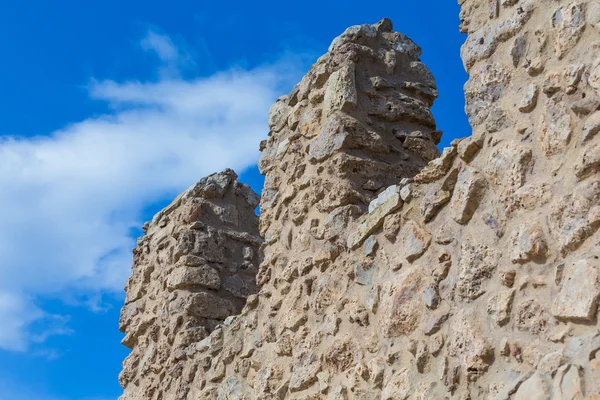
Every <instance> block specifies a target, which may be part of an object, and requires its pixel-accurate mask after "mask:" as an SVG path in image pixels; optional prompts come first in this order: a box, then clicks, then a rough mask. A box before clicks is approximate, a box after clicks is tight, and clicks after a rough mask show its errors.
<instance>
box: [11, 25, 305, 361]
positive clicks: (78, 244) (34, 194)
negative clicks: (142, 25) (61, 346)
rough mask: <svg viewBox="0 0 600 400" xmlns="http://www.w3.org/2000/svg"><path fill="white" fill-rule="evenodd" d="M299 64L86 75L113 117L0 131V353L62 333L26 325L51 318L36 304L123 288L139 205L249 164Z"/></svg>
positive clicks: (164, 55)
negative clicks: (145, 77) (44, 129)
mask: <svg viewBox="0 0 600 400" xmlns="http://www.w3.org/2000/svg"><path fill="white" fill-rule="evenodd" d="M145 41H147V44H146V46H148V47H149V48H152V49H153V50H154V51H156V52H157V54H158V55H159V56H160V58H161V59H162V60H164V61H165V62H173V60H176V58H177V57H178V56H177V54H178V50H177V49H176V48H175V47H174V46H173V44H172V42H171V41H170V40H168V38H165V37H162V36H154V35H149V36H148V37H147V38H146V39H145ZM297 61H298V60H297V59H288V60H287V61H285V60H283V61H282V60H280V61H278V62H276V63H273V64H269V65H264V66H262V67H259V68H255V69H251V70H244V69H231V70H228V71H224V72H220V73H218V74H215V75H213V76H210V77H206V78H199V79H195V80H193V81H184V80H181V79H179V78H173V77H171V78H163V79H162V80H160V81H158V82H124V83H122V82H114V81H110V80H107V81H94V82H92V83H91V84H90V87H89V94H90V96H91V97H92V98H94V99H99V100H104V101H106V102H108V103H109V104H110V106H111V107H112V109H113V110H114V112H112V113H111V114H108V115H104V116H101V117H99V118H93V119H91V118H90V119H87V120H85V121H81V122H77V123H73V124H71V125H68V126H66V127H65V128H64V129H61V130H59V131H56V132H52V133H50V134H46V135H43V136H38V137H33V138H32V137H0V204H2V207H0V221H1V224H0V260H1V262H0V321H2V324H1V325H0V348H4V349H9V350H24V349H26V348H27V345H28V343H30V342H31V341H33V340H36V339H39V338H40V337H42V338H43V337H45V335H47V334H50V333H53V332H60V331H61V329H62V328H60V327H57V326H56V324H55V323H54V324H53V325H54V326H53V327H52V328H51V329H52V331H47V332H39V331H38V332H35V331H32V329H30V327H31V324H32V323H33V322H34V321H37V322H39V321H41V320H44V319H48V318H49V319H50V320H51V321H56V320H57V317H56V316H52V315H48V313H46V312H45V311H44V310H41V309H40V308H39V307H37V306H36V302H35V301H36V299H39V298H44V297H59V298H60V297H61V296H67V295H68V296H84V297H85V296H87V297H88V298H89V297H93V296H97V295H98V293H105V292H114V293H120V291H121V290H122V288H123V285H124V282H125V280H126V277H127V276H128V274H129V271H130V263H131V248H132V247H133V246H134V244H135V243H134V239H133V238H131V237H130V236H129V232H130V230H131V229H132V228H134V227H140V226H141V224H142V223H143V221H142V220H141V214H142V210H143V209H144V208H145V207H148V206H149V205H150V204H152V203H154V202H156V201H159V200H164V199H165V198H166V197H170V196H174V195H175V194H177V193H178V192H180V191H181V190H183V189H185V188H186V187H187V186H189V185H190V184H192V183H193V182H195V181H197V180H198V179H200V178H201V177H203V176H205V175H207V174H210V173H212V172H215V171H220V170H222V169H224V168H226V167H231V168H234V169H235V170H237V171H242V170H244V169H245V168H247V167H248V166H250V165H252V164H254V163H255V162H256V160H257V158H258V155H259V153H258V144H259V141H260V140H261V139H263V138H265V137H266V134H267V124H266V118H267V112H268V109H269V107H270V105H271V104H272V102H273V101H274V100H275V99H276V98H277V97H278V95H279V94H280V93H282V92H286V91H288V90H289V89H290V88H291V84H293V83H295V82H296V81H297V78H298V77H299V75H300V72H301V71H299V70H298V69H296V68H295V66H296V65H298V63H297ZM175 62H176V61H175ZM300 64H303V63H300ZM80 298H81V297H80ZM58 321H60V318H58ZM37 322H36V324H37Z"/></svg>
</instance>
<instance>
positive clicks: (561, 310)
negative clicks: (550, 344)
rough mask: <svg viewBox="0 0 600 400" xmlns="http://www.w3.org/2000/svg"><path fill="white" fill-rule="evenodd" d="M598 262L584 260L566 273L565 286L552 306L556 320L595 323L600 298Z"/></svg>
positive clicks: (567, 269)
mask: <svg viewBox="0 0 600 400" xmlns="http://www.w3.org/2000/svg"><path fill="white" fill-rule="evenodd" d="M598 269H599V265H598V261H597V260H594V259H582V260H578V261H576V262H573V263H570V264H569V265H568V266H567V267H566V268H565V271H564V278H563V284H562V287H561V289H560V292H559V293H558V297H557V298H556V300H555V301H554V303H553V304H552V314H553V315H554V316H555V317H556V318H560V319H565V320H571V321H583V322H585V321H593V320H594V319H595V317H596V307H597V305H598V299H599V298H600V271H599V270H598Z"/></svg>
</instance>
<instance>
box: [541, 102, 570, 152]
mask: <svg viewBox="0 0 600 400" xmlns="http://www.w3.org/2000/svg"><path fill="white" fill-rule="evenodd" d="M540 127H541V132H540V140H541V144H542V148H543V149H544V151H545V152H546V155H547V156H553V155H555V154H558V153H561V152H562V151H564V150H565V148H566V147H567V145H568V144H569V142H570V140H571V135H572V133H573V121H572V118H571V115H570V114H569V111H568V110H567V109H566V108H565V106H564V105H563V104H562V103H560V102H551V103H550V104H548V106H547V110H546V114H545V115H543V116H542V119H541V121H540Z"/></svg>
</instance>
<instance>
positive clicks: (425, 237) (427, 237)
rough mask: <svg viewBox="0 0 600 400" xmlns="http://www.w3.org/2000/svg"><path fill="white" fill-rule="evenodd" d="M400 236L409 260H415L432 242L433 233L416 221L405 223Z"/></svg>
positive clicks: (405, 254) (405, 255)
mask: <svg viewBox="0 0 600 400" xmlns="http://www.w3.org/2000/svg"><path fill="white" fill-rule="evenodd" d="M398 238H399V239H400V243H402V250H403V251H404V257H405V258H406V259H407V260H408V261H409V262H414V261H415V260H417V259H418V258H419V257H421V256H422V255H423V253H425V251H426V250H427V248H429V245H430V244H431V234H430V233H429V232H428V231H427V230H425V229H424V228H422V227H421V226H419V224H417V223H416V222H414V221H408V222H407V223H406V224H404V226H403V227H402V229H401V230H400V233H399V234H398ZM397 240H398V239H397Z"/></svg>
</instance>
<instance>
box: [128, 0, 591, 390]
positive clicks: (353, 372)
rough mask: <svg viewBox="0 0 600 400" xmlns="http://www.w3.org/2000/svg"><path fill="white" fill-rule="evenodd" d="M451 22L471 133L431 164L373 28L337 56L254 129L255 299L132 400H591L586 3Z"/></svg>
mask: <svg viewBox="0 0 600 400" xmlns="http://www.w3.org/2000/svg"><path fill="white" fill-rule="evenodd" d="M461 6H462V11H461V20H462V24H461V28H460V29H461V30H462V31H464V32H467V33H468V34H469V36H468V39H467V41H466V43H465V45H464V46H463V49H462V57H463V61H464V64H465V68H466V69H467V71H468V72H469V75H470V79H469V81H468V82H467V84H466V86H465V95H466V100H467V106H466V111H467V114H468V116H469V119H470V122H471V124H472V127H473V134H472V136H470V137H468V138H465V139H460V140H455V141H454V142H453V143H452V146H451V147H449V148H447V149H445V150H444V151H443V153H442V155H441V156H440V157H437V158H436V156H437V154H436V150H435V146H434V144H435V143H437V142H438V141H439V135H440V132H439V131H437V130H436V128H435V123H434V121H433V117H432V116H431V113H430V110H429V108H430V106H431V105H432V102H433V100H434V99H435V97H436V91H435V89H436V88H435V82H434V80H433V78H432V77H431V74H430V73H429V71H428V70H427V68H426V67H425V66H424V65H423V64H422V63H420V62H419V60H418V56H419V54H420V49H419V48H418V47H417V46H416V45H415V44H414V43H413V42H412V41H410V39H408V38H406V37H405V36H403V35H401V34H398V33H394V32H392V30H391V23H390V22H389V21H387V20H384V21H382V22H380V23H379V24H376V25H373V26H370V25H363V26H357V27H351V28H349V29H348V30H347V31H346V32H345V33H344V34H343V35H342V36H340V37H339V38H337V39H335V40H334V42H333V43H332V46H331V47H330V52H329V53H328V54H327V55H325V56H323V57H322V58H320V59H319V60H318V62H317V63H316V64H315V65H314V66H313V68H312V69H311V71H310V72H309V73H308V75H307V76H306V77H305V78H304V79H303V80H302V82H301V83H300V84H299V85H298V86H296V87H295V88H294V90H293V91H292V92H291V93H290V94H289V95H287V96H284V97H282V98H281V99H280V100H279V101H278V102H277V103H276V104H275V105H274V106H273V108H272V109H271V112H270V116H269V125H270V129H271V133H270V136H269V139H268V140H267V141H265V142H264V143H263V144H262V150H263V157H262V159H261V161H260V164H259V166H260V168H261V171H262V172H263V173H264V174H265V178H266V182H265V189H264V191H263V195H262V200H261V211H262V214H261V220H260V232H261V235H262V236H263V237H264V240H265V242H264V244H263V245H262V248H261V254H263V255H264V260H263V261H262V263H261V264H260V267H259V271H258V275H257V282H258V284H259V285H260V287H261V288H260V291H259V293H258V294H256V295H251V296H249V297H248V300H247V303H246V305H245V306H244V308H243V310H242V311H241V314H240V315H238V316H236V317H232V318H228V320H227V323H226V324H223V325H222V326H220V327H219V328H218V329H216V330H215V331H214V332H213V333H212V334H211V335H209V336H208V338H206V339H205V340H203V341H201V342H190V343H189V345H188V346H187V347H185V350H184V351H182V352H181V360H182V363H181V364H180V365H181V366H182V369H181V371H180V373H179V374H177V375H172V378H171V380H170V381H169V382H168V383H166V382H165V383H164V384H163V385H162V386H161V390H163V392H162V393H163V394H161V395H159V394H157V393H158V392H156V393H154V394H152V396H147V397H139V398H148V399H167V398H169V399H170V398H189V399H223V400H224V399H384V400H396V399H409V398H410V399H444V398H448V399H450V398H451V399H529V398H535V399H584V398H590V399H592V398H600V332H599V329H598V318H597V314H598V309H597V306H598V300H599V298H600V276H599V274H600V260H599V256H600V233H599V232H598V228H599V227H600V180H599V177H600V133H599V132H600V51H599V47H600V2H598V1H597V0H590V1H581V2H568V1H557V0H536V1H533V0H529V1H527V0H520V1H519V0H490V1H488V0H485V1H484V0H471V1H469V0H465V1H463V2H462V3H461ZM415 174H416V175H415ZM175 386H177V387H179V388H184V389H181V390H182V391H181V392H180V393H179V396H180V397H169V395H168V394H167V393H172V392H168V391H169V390H173V389H172V387H175ZM131 398H135V397H131Z"/></svg>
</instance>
